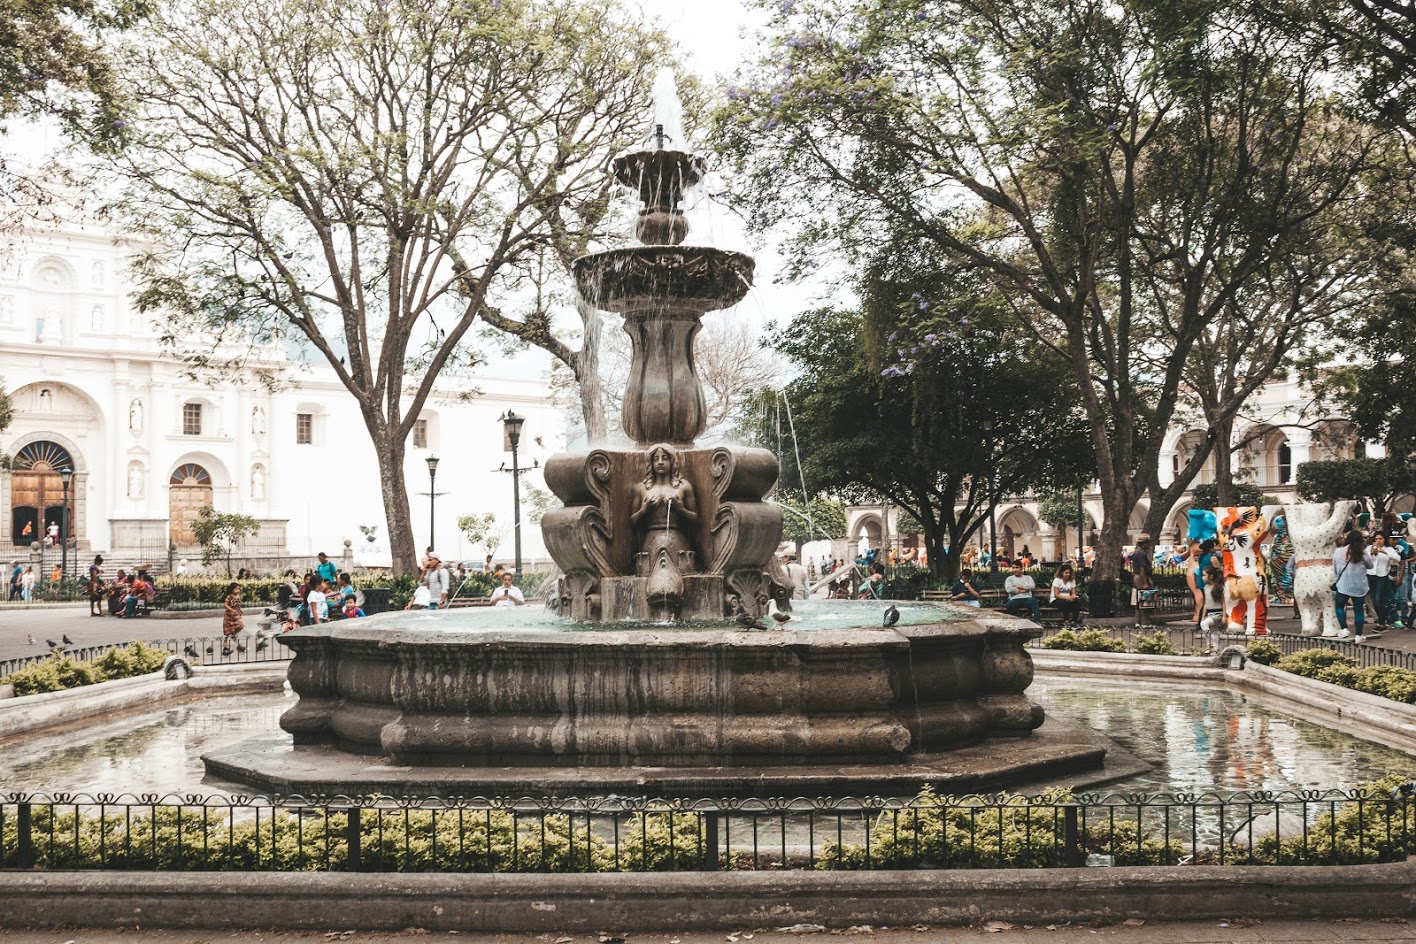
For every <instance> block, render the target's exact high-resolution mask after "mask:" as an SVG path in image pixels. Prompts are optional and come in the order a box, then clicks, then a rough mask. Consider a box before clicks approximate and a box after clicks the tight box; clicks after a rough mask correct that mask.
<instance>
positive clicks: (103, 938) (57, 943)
mask: <svg viewBox="0 0 1416 944" xmlns="http://www.w3.org/2000/svg"><path fill="white" fill-rule="evenodd" d="M193 907H194V908H197V909H200V907H201V905H200V903H199V902H194V903H193ZM886 920H887V921H888V919H886ZM841 938H851V939H854V940H856V941H859V942H864V941H870V942H872V944H956V942H970V944H972V942H976V941H977V942H980V944H982V942H985V941H986V942H988V944H1084V942H1093V941H1098V940H1101V941H1108V942H1115V944H1241V942H1242V944H1307V942H1314V944H1332V942H1335V941H1352V942H1358V941H1360V942H1364V944H1394V942H1398V941H1400V942H1411V941H1416V925H1412V924H1408V923H1407V920H1406V919H1405V918H1386V919H1382V920H1376V919H1365V920H1362V919H1340V918H1339V919H1332V920H1319V921H1268V922H1260V921H1249V920H1245V919H1243V918H1236V919H1234V920H1232V921H1174V922H1170V921H1164V922H1145V923H1144V924H1141V925H1140V926H1136V925H1134V924H1132V925H1124V924H1117V925H1106V926H1072V925H1066V926H1046V927H1023V926H1014V925H1010V924H1006V923H997V922H990V923H988V924H984V925H981V926H975V927H969V928H925V927H922V926H921V927H918V928H914V929H908V930H884V929H881V928H879V927H858V928H851V929H834V930H830V931H825V932H816V933H794V934H789V933H783V932H781V931H772V930H762V929H758V930H755V931H754V930H751V929H744V930H742V931H733V932H722V931H717V932H702V931H697V932H683V933H663V932H646V933H643V934H637V933H634V932H625V931H615V930H611V929H607V930H605V931H602V932H600V933H597V934H586V933H583V932H576V933H567V934H555V933H551V934H487V933H478V932H465V933H457V932H450V931H447V932H445V931H439V932H433V933H428V932H426V931H421V930H418V929H413V928H410V929H408V930H406V931H401V932H397V933H382V932H370V933H366V932H362V931H356V932H349V931H347V930H339V931H334V930H332V931H330V932H316V931H311V932H286V931H107V930H105V931H89V930H65V931H3V930H0V944H255V942H259V944H340V942H347V944H395V942H398V944H407V942H409V941H418V942H420V944H424V942H425V944H620V942H624V944H804V942H805V944H810V942H821V944H825V942H827V941H835V940H839V939H841Z"/></svg>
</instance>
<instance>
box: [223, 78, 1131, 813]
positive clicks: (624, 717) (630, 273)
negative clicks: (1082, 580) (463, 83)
mask: <svg viewBox="0 0 1416 944" xmlns="http://www.w3.org/2000/svg"><path fill="white" fill-rule="evenodd" d="M672 112H673V106H672V104H670V103H667V102H665V101H662V100H661V102H660V105H659V109H658V111H657V112H656V114H657V117H656V121H655V123H654V129H653V133H652V134H651V136H650V144H651V145H652V146H650V147H647V148H645V149H642V150H637V151H634V152H631V153H628V154H625V155H623V156H621V157H618V158H616V159H615V160H614V161H613V162H612V164H611V172H612V173H613V174H614V175H615V177H616V179H618V180H619V181H620V182H621V183H623V184H625V185H626V186H628V187H630V188H631V189H633V190H634V191H636V192H637V194H638V196H639V199H640V201H641V202H642V203H643V206H644V208H643V210H641V211H640V213H639V217H638V220H637V224H636V232H637V234H638V237H639V239H640V240H641V241H642V244H641V245H638V246H633V247H629V248H623V249H612V250H609V251H607V252H600V253H595V254H593V255H588V256H585V257H583V258H580V259H578V260H576V261H575V263H574V273H575V278H576V282H577V285H578V286H579V289H580V291H581V292H582V293H583V294H584V296H585V298H586V299H587V300H588V301H590V302H591V303H592V304H594V305H596V306H599V307H601V308H604V309H608V310H611V311H616V312H620V313H622V314H623V315H624V319H625V330H626V331H627V332H628V333H629V335H630V338H631V340H632V341H633V355H632V357H633V362H632V366H631V376H630V380H629V384H628V388H627V390H626V393H625V396H624V415H623V419H624V429H625V431H626V432H627V433H628V434H629V435H630V436H631V437H632V438H633V440H634V441H635V444H636V445H635V447H633V448H628V447H627V448H622V449H621V448H609V447H605V448H597V449H592V450H590V451H588V452H582V453H576V454H562V455H558V456H555V457H552V459H551V460H550V461H549V462H548V463H547V464H546V467H545V475H546V482H547V484H548V485H549V486H550V488H551V489H552V490H553V491H554V492H555V494H556V495H557V496H559V497H560V499H561V501H563V502H564V507H562V508H559V509H554V510H552V511H548V512H547V513H546V514H545V516H544V517H543V520H542V527H543V530H544V533H545V537H546V544H547V547H548V548H549V550H550V551H551V554H552V556H553V557H554V558H555V560H556V562H557V563H558V564H559V565H560V566H561V569H562V571H563V576H562V577H561V578H560V579H559V583H558V587H557V592H556V594H555V598H554V600H553V603H554V606H555V609H556V610H557V612H558V613H559V614H560V615H561V617H563V618H565V620H566V621H567V625H580V626H588V627H590V628H591V630H592V631H587V632H566V631H564V627H554V626H547V625H545V624H544V619H542V620H541V621H534V620H532V621H528V619H527V618H524V617H523V616H520V615H516V614H510V613H509V614H506V615H505V620H504V621H503V622H499V623H496V625H493V626H490V627H489V626H488V625H487V624H488V621H489V620H495V619H496V618H497V617H499V616H501V615H502V611H500V610H496V611H492V612H490V613H485V614H472V613H467V612H466V611H461V612H450V613H439V614H433V615H420V616H418V617H411V616H407V615H392V614H391V615H387V616H381V617H374V618H371V619H367V620H358V621H356V622H355V623H354V624H335V626H334V627H330V626H328V625H325V626H317V627H309V628H306V629H302V630H300V631H298V632H295V633H291V634H288V635H286V636H284V637H282V639H281V641H282V642H283V643H285V644H286V645H288V646H290V647H291V648H293V649H294V650H295V652H296V657H295V661H294V663H293V664H292V665H291V668H290V672H289V677H290V683H291V685H292V686H293V687H294V689H295V691H296V692H297V693H298V694H299V695H300V701H299V703H298V704H297V705H296V706H295V707H294V708H292V709H291V710H290V711H288V712H287V713H286V714H285V715H284V716H283V717H282V719H281V727H283V728H284V729H285V730H286V731H288V732H290V733H291V734H293V735H294V740H295V750H294V752H293V753H292V752H291V751H290V750H289V749H288V748H285V747H272V746H271V745H269V744H251V745H246V746H241V745H238V746H237V747H236V748H234V749H230V750H226V751H222V752H214V753H213V754H211V755H208V756H207V757H206V758H205V760H206V762H207V767H208V770H209V771H211V772H213V773H215V774H216V775H218V776H221V777H225V778H229V779H237V780H241V781H243V782H250V783H255V784H259V785H261V786H264V787H267V788H274V789H282V790H304V791H318V792H350V791H360V790H377V791H379V792H384V793H392V792H396V791H398V790H400V789H401V790H403V791H405V792H427V791H429V790H435V791H442V792H453V793H468V792H479V791H480V792H488V791H492V792H502V791H508V792H509V791H517V790H546V789H550V790H554V791H556V792H575V793H586V792H602V791H606V790H614V791H616V792H625V791H635V792H643V791H649V792H656V793H662V794H691V793H702V792H708V793H716V794H720V795H724V794H732V793H753V792H759V793H760V792H769V793H792V794H795V793H800V792H805V791H810V790H847V791H860V790H878V789H887V790H890V791H892V792H910V791H911V790H913V789H914V788H916V787H918V785H919V784H921V783H924V782H933V783H935V784H936V785H939V786H941V787H947V788H950V789H954V788H957V789H976V788H980V787H982V786H985V785H1005V784H1008V783H1010V782H1015V781H1016V780H1017V779H1018V777H1020V776H1041V775H1044V774H1046V773H1054V774H1055V773H1060V772H1065V771H1069V770H1074V769H1077V768H1079V767H1087V766H1095V765H1097V764H1099V763H1100V760H1101V756H1102V754H1103V753H1104V748H1103V747H1101V746H1099V745H1098V744H1097V743H1096V742H1095V741H1094V740H1091V739H1087V738H1082V739H1080V740H1069V739H1067V738H1066V737H1062V738H1045V737H1030V736H1029V735H1031V734H1032V732H1033V730H1034V729H1035V728H1037V727H1038V726H1039V725H1040V724H1041V723H1042V719H1043V713H1042V709H1041V708H1040V707H1039V706H1037V705H1035V704H1033V703H1032V702H1031V701H1029V700H1028V698H1027V696H1026V689H1027V687H1028V685H1029V683H1030V682H1031V681H1032V660H1031V658H1030V657H1029V656H1028V654H1027V652H1026V651H1025V650H1024V648H1023V644H1024V642H1025V641H1026V640H1028V639H1030V638H1033V637H1034V636H1036V635H1038V634H1040V632H1041V630H1040V629H1039V628H1038V627H1036V626H1035V625H1033V624H1031V623H1028V622H1026V621H1022V620H1016V619H1011V618H1008V617H1002V616H992V617H990V616H987V615H983V614H979V613H978V611H976V610H970V611H968V612H967V613H963V612H961V610H962V608H954V607H949V606H939V607H935V606H931V605H927V604H925V605H915V606H910V607H902V609H904V610H905V611H906V612H905V616H904V618H902V619H900V620H899V621H898V623H897V624H895V625H882V619H881V607H878V606H871V605H868V604H864V603H855V604H852V603H846V604H843V605H842V606H841V607H840V610H841V611H842V612H844V613H846V614H849V615H848V616H847V618H845V619H842V620H832V619H821V617H820V614H818V613H816V612H815V609H814V608H815V607H818V606H819V607H823V608H824V607H827V604H825V603H820V604H818V603H815V602H813V604H812V605H811V606H808V607H803V610H805V611H806V612H805V614H804V615H805V616H806V617H808V618H806V619H803V620H801V621H800V622H798V621H795V620H794V621H792V622H790V623H786V624H784V626H783V628H779V629H776V630H773V631H770V632H764V631H753V630H751V629H749V628H748V627H761V626H762V623H761V617H762V616H763V615H764V614H765V612H766V610H767V609H768V606H769V603H770V602H771V601H772V600H773V599H774V598H775V600H776V602H777V605H778V607H779V608H781V609H788V608H790V606H791V603H790V596H791V581H790V579H789V578H788V577H787V575H786V574H785V573H784V572H782V571H781V570H780V565H779V564H777V562H776V560H775V558H774V551H775V549H776V548H777V546H778V543H779V541H780V539H781V535H782V513H781V511H780V509H779V508H778V507H777V506H775V505H773V504H770V503H767V502H764V501H763V497H764V496H765V495H766V494H767V492H768V491H769V489H771V488H772V486H773V484H774V483H775V482H776V479H777V472H778V465H777V459H776V457H775V456H774V455H773V454H772V453H771V452H769V451H767V450H764V449H753V448H747V447H740V446H714V447H704V448H700V447H698V446H696V445H695V439H696V438H697V437H698V436H699V435H700V434H701V433H702V432H703V428H704V422H705V410H704V400H703V393H702V390H701V388H700V386H699V381H698V376H697V369H696V366H695V364H694V338H695V336H696V335H697V333H698V330H699V326H700V320H701V318H702V317H703V314H704V313H705V312H708V311H712V310H714V309H719V308H725V307H728V306H731V305H733V304H735V303H736V302H737V301H738V300H739V299H741V298H742V297H743V295H744V294H745V293H746V292H747V290H748V288H749V287H750V285H751V283H752V272H753V261H752V259H751V258H749V257H748V256H746V255H743V254H741V253H737V252H730V251H726V250H722V249H715V248H711V247H702V246H693V247H689V246H685V245H682V243H683V240H684V238H685V237H686V236H687V235H688V225H687V222H686V221H685V219H684V216H683V212H682V210H681V209H680V202H681V200H682V198H683V193H684V190H685V189H688V188H691V187H693V186H694V185H695V184H696V183H697V182H698V181H699V180H700V179H701V177H702V175H703V172H704V164H703V161H702V159H701V158H699V157H698V156H696V155H694V154H693V153H691V152H689V151H687V150H682V149H680V148H681V147H682V144H681V142H680V141H678V140H675V139H674V138H675V132H676V129H675V128H674V119H673V117H672ZM512 609H516V608H512ZM571 621H574V622H571ZM813 621H815V622H817V623H819V624H820V626H819V628H814V627H813V625H812V624H813ZM360 755H374V756H375V757H379V758H381V759H380V760H376V761H373V762H372V763H371V762H370V761H369V760H368V759H367V758H364V757H361V756H360ZM410 768H411V769H410Z"/></svg>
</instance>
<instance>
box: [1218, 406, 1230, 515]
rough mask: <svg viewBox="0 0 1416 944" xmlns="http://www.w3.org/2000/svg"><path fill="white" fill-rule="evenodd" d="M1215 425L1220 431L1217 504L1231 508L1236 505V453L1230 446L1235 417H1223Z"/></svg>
mask: <svg viewBox="0 0 1416 944" xmlns="http://www.w3.org/2000/svg"><path fill="white" fill-rule="evenodd" d="M1214 427H1215V428H1216V429H1217V430H1218V431H1219V436H1218V437H1216V439H1215V443H1214V491H1215V504H1216V505H1217V506H1218V507H1220V508H1229V507H1232V506H1233V505H1234V453H1233V451H1232V450H1231V446H1230V444H1231V443H1232V442H1233V441H1234V417H1233V416H1232V415H1229V416H1225V417H1222V418H1221V419H1220V420H1219V421H1218V422H1216V423H1214Z"/></svg>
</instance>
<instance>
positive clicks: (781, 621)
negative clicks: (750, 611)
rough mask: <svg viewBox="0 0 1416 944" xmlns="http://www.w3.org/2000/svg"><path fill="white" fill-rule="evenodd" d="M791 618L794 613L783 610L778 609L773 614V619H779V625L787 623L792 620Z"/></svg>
mask: <svg viewBox="0 0 1416 944" xmlns="http://www.w3.org/2000/svg"><path fill="white" fill-rule="evenodd" d="M791 618H792V614H790V613H783V612H782V611H781V610H778V611H777V612H775V613H773V614H772V619H774V620H776V621H777V625H778V626H781V625H784V624H785V623H786V622H787V621H788V620H790V619H791Z"/></svg>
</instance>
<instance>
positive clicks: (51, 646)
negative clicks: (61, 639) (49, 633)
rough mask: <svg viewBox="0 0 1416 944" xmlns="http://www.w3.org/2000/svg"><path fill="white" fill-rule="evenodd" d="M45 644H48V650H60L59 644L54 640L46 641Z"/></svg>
mask: <svg viewBox="0 0 1416 944" xmlns="http://www.w3.org/2000/svg"><path fill="white" fill-rule="evenodd" d="M45 642H46V643H48V644H49V648H50V649H58V648H60V646H59V644H58V643H57V642H55V641H54V640H52V639H46V640H45Z"/></svg>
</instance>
